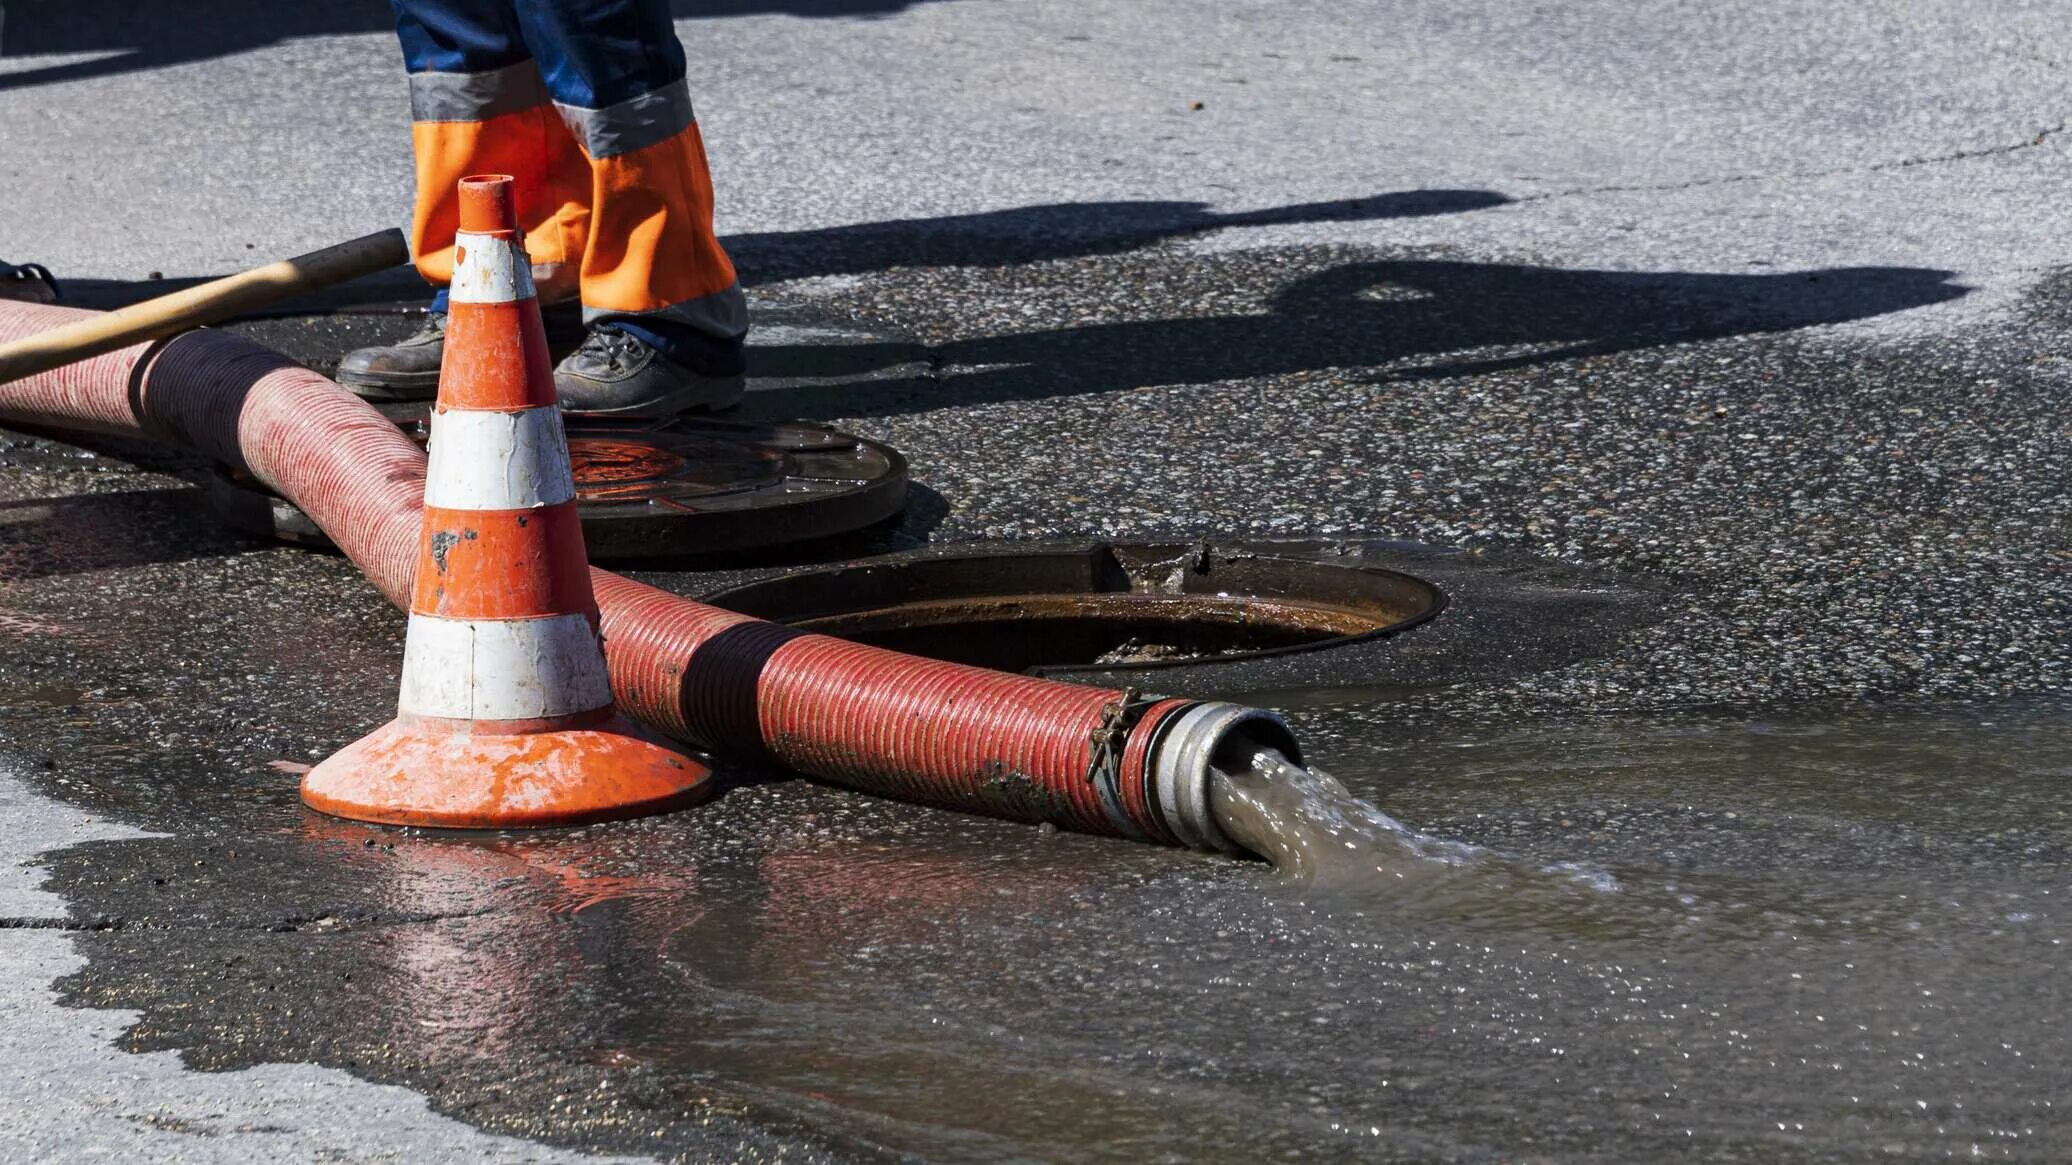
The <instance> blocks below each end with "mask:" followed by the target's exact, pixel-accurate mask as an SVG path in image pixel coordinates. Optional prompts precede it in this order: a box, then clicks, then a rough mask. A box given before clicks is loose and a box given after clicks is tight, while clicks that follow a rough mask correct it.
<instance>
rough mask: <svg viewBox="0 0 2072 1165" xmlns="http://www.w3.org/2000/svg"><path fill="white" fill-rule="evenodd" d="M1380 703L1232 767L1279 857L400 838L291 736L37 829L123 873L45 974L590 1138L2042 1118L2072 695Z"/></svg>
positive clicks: (1133, 1139)
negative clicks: (296, 748) (178, 825)
mask: <svg viewBox="0 0 2072 1165" xmlns="http://www.w3.org/2000/svg"><path fill="white" fill-rule="evenodd" d="M1379 715H1381V713H1378V712H1375V711H1372V710H1369V711H1366V712H1359V713H1335V714H1330V715H1322V714H1320V715H1319V718H1313V719H1312V720H1311V722H1310V723H1307V724H1305V736H1306V737H1307V739H1308V742H1309V744H1310V747H1311V748H1312V750H1313V752H1314V753H1315V754H1316V755H1319V756H1321V757H1323V758H1325V759H1326V760H1327V762H1328V763H1329V764H1330V767H1331V769H1332V771H1333V772H1335V773H1336V774H1338V777H1339V779H1340V780H1341V781H1342V782H1343V786H1344V791H1341V790H1340V789H1338V788H1334V787H1333V782H1331V781H1329V779H1328V778H1323V777H1314V778H1311V783H1310V785H1309V786H1307V787H1306V788H1302V787H1297V786H1288V785H1282V784H1279V783H1278V782H1276V781H1272V780H1244V781H1236V782H1233V783H1232V784H1231V786H1230V787H1229V788H1228V789H1226V790H1224V792H1223V794H1222V795H1223V796H1224V798H1225V800H1226V802H1228V803H1229V804H1230V805H1232V806H1242V807H1243V810H1244V812H1248V813H1251V814H1252V815H1253V816H1252V818H1251V819H1250V824H1249V825H1247V826H1239V828H1241V829H1249V830H1260V831H1265V832H1264V833H1259V834H1256V835H1255V834H1251V833H1248V839H1250V840H1253V841H1254V842H1255V843H1256V844H1261V845H1262V847H1268V848H1270V845H1269V843H1270V839H1271V838H1273V837H1276V836H1278V837H1281V838H1282V839H1283V843H1284V844H1292V843H1286V841H1285V839H1286V838H1287V837H1288V836H1291V835H1292V836H1299V837H1300V838H1302V841H1301V845H1302V847H1304V848H1303V849H1302V851H1301V852H1300V853H1299V854H1295V853H1289V854H1283V855H1281V857H1282V865H1283V867H1284V868H1285V869H1286V870H1288V871H1289V873H1288V875H1287V876H1286V877H1283V878H1277V877H1276V875H1275V872H1274V871H1273V870H1270V869H1269V868H1267V867H1266V866H1265V865H1263V864H1261V863H1257V862H1233V861H1228V860H1223V859H1218V858H1212V857H1207V856H1203V855H1190V854H1184V853H1179V852H1177V851H1171V850H1161V849H1156V848H1153V847H1148V846H1131V845H1126V844H1121V843H1116V842H1109V841H1103V840H1099V839H1092V838H1078V837H1071V836H1064V835H1045V834H1041V833H1037V832H1035V831H1031V830H1027V829H1022V828H1019V827H1014V826H1008V825H1003V824H1000V823H994V822H986V821H979V820H975V819H972V818H968V817H962V816H958V815H954V814H930V813H926V812H923V811H920V810H916V809H914V808H913V807H910V806H897V805H888V804H884V803H881V802H874V801H871V800H869V799H866V798H857V797H849V796H847V795H844V794H839V793H834V792H830V791H827V790H821V789H815V788H812V787H809V786H805V785H800V784H791V785H775V786H763V787H756V788H750V789H743V790H736V791H735V792H733V793H730V794H728V795H727V796H726V797H723V798H720V799H719V800H718V801H716V802H714V803H712V804H711V805H709V806H707V807H706V808H705V809H701V810H700V811H698V812H696V813H687V814H679V815H676V816H673V817H669V818H662V819H655V820H651V821H647V822H638V823H622V824H620V825H614V826H608V827H600V828H597V829H591V830H580V831H573V832H566V833H554V834H541V835H535V836H528V837H523V838H509V837H506V838H475V839H467V838H428V837H420V836H414V835H411V834H407V833H397V832H394V831H383V832H375V831H368V830H362V829H359V828H358V827H350V826H335V825H332V824H329V823H322V822H315V819H305V818H303V817H301V816H299V815H298V814H297V812H296V811H295V810H294V807H293V806H292V796H291V795H290V793H289V792H288V791H287V790H289V789H290V787H291V784H292V781H291V779H290V778H287V777H282V778H281V780H282V781H283V782H284V783H283V786H282V787H283V790H284V791H283V793H282V796H281V798H280V800H281V804H280V806H278V807H277V808H276V809H267V810H265V813H266V814H267V815H268V816H267V817H266V820H267V821H269V822H272V823H273V824H274V825H275V826H279V828H276V829H275V830H274V832H273V833H272V834H270V835H268V836H266V837H264V838H260V839H253V840H241V841H237V842H236V843H235V845H234V846H233V845H232V844H231V842H230V840H229V838H230V837H231V836H232V835H233V834H235V835H238V836H243V837H245V838H248V839H250V838H252V831H251V826H250V824H249V823H246V824H243V825H234V826H232V827H227V828H225V829H219V830H218V831H217V832H215V834H214V835H213V837H212V838H210V839H206V840H199V841H198V840H195V839H192V838H189V839H163V840H157V841H150V842H124V843H119V845H109V846H102V847H99V848H98V849H97V850H96V851H95V852H93V853H91V854H82V855H81V856H78V857H69V856H65V855H60V856H59V857H58V858H57V859H56V860H54V862H53V868H54V870H55V873H56V877H54V879H53V887H54V888H56V889H59V890H61V891H62V892H63V893H64V894H65V896H66V898H67V899H68V901H71V902H72V903H73V904H74V909H75V910H78V911H84V912H105V913H108V914H110V915H116V914H125V913H127V914H132V915H135V914H137V913H138V912H144V913H145V914H146V915H148V917H146V918H145V920H144V921H145V922H146V923H148V924H149V925H138V926H135V927H126V928H124V929H121V930H115V931H109V932H95V933H91V934H87V935H82V936H81V937H80V938H79V940H78V941H79V942H80V945H81V949H82V951H84V952H86V953H88V954H89V956H90V957H91V959H92V963H91V964H90V966H89V968H88V970H87V971H85V972H82V973H81V974H80V975H79V976H76V977H75V982H74V984H73V990H74V991H75V992H76V995H77V998H78V999H80V1000H82V1001H87V1002H92V1003H95V1004H96V1005H101V1006H122V1007H134V1008H138V1009H139V1010H140V1011H141V1012H142V1013H143V1016H144V1018H143V1020H142V1021H141V1023H140V1025H139V1028H138V1029H137V1033H136V1034H133V1037H132V1038H133V1042H134V1043H135V1044H136V1045H137V1046H147V1047H177V1048H181V1049H182V1050H183V1051H185V1052H187V1054H188V1055H189V1058H190V1060H191V1062H193V1063H196V1064H198V1065H201V1066H210V1067H224V1066H235V1065H237V1064H241V1063H247V1062H260V1061H265V1060H269V1059H287V1060H293V1059H311V1058H314V1059H318V1060H320V1061H322V1062H327V1063H330V1062H336V1063H350V1064H351V1065H353V1066H354V1068H355V1070H356V1071H359V1072H362V1073H364V1074H368V1075H371V1076H373V1077H375V1078H378V1079H393V1080H398V1081H401V1082H406V1083H410V1084H411V1085H412V1086H414V1087H418V1088H421V1089H424V1090H425V1091H427V1092H429V1093H430V1094H431V1095H432V1096H433V1098H434V1101H435V1103H437V1104H438V1105H440V1106H441V1107H445V1108H449V1109H451V1110H454V1111H465V1112H467V1113H468V1114H469V1117H470V1119H472V1120H477V1121H480V1122H483V1123H484V1124H486V1125H488V1126H490V1127H492V1128H498V1129H510V1130H517V1131H524V1130H527V1129H531V1130H533V1131H535V1132H538V1131H543V1130H544V1131H551V1130H559V1132H558V1134H557V1135H560V1136H562V1137H563V1138H564V1139H569V1140H571V1141H573V1142H576V1143H594V1144H604V1145H609V1146H612V1147H622V1148H631V1147H634V1146H636V1145H639V1144H647V1145H650V1146H665V1147H666V1146H669V1145H671V1144H673V1143H674V1142H672V1141H671V1140H670V1139H669V1138H670V1136H673V1135H675V1134H674V1133H671V1132H670V1130H680V1129H684V1128H692V1127H696V1126H697V1125H698V1124H699V1122H700V1121H703V1120H705V1119H707V1118H708V1117H711V1116H712V1115H713V1114H728V1115H729V1118H730V1119H736V1120H743V1121H750V1122H752V1123H755V1124H756V1125H758V1126H759V1127H765V1128H770V1129H774V1130H783V1131H786V1135H789V1132H790V1131H797V1132H801V1133H805V1134H810V1135H811V1136H814V1137H817V1138H825V1139H826V1140H827V1142H828V1143H832V1144H836V1145H841V1146H849V1147H852V1148H854V1149H855V1150H856V1151H857V1152H868V1151H869V1150H870V1149H871V1148H873V1147H876V1148H883V1149H888V1150H890V1151H892V1152H894V1153H896V1154H910V1155H913V1156H916V1157H920V1158H924V1159H936V1160H980V1161H984V1160H993V1161H1025V1160H1086V1161H1129V1162H1140V1161H1161V1160H1188V1161H1208V1162H1255V1161H1260V1160H1273V1159H1360V1160H1381V1161H1394V1160H1400V1161H1432V1160H1463V1161H1497V1160H1590V1161H1611V1162H1636V1163H1638V1162H1648V1163H1652V1162H1656V1161H1663V1160H1670V1159H1705V1160H1742V1161H1763V1162H1772V1161H1807V1162H1811V1161H1822V1162H1825V1161H1836V1160H1845V1161H1846V1160H1859V1159H1860V1160H1867V1161H1868V1160H1879V1161H1885V1160H1923V1159H1929V1158H1936V1159H1941V1158H1944V1157H1946V1156H1957V1157H1966V1158H1969V1157H1973V1156H1977V1157H1980V1158H1983V1159H1995V1160H2028V1161H2051V1160H2057V1159H2061V1153H2062V1147H2063V1146H2064V1145H2065V1144H2067V1143H2072V1118H2068V1117H2067V1114H2066V1112H2065V1107H2066V1106H2065V1103H2064V1098H2065V1092H2066V1082H2067V1081H2068V1080H2072V1031H2068V1030H2067V1029H2066V1022H2067V1021H2066V1020H2065V1018H2064V1017H2065V1016H2067V1015H2068V1014H2072V976H2067V975H2066V974H2065V973H2064V968H2065V966H2066V957H2067V952H2066V949H2065V945H2066V943H2067V941H2068V940H2072V912H2068V911H2066V910H2065V909H2064V908H2063V900H2064V896H2065V895H2066V894H2067V893H2072V819H2068V817H2067V809H2066V806H2068V805H2072V798H2068V797H2067V796H2066V794H2067V792H2068V791H2072V788H2068V787H2072V717H2067V716H2066V715H2065V712H2064V709H2063V708H2061V707H2027V708H2024V707H2020V706H2002V707H2000V708H1996V709H1993V710H1990V711H1987V712H1983V713H1981V712H1976V711H1959V712H1932V713H1885V714H1879V715H1873V716H1859V717H1853V718H1830V719H1826V720H1810V719H1809V720H1802V721H1790V722H1775V721H1761V722H1751V721H1747V720H1739V719H1732V718H1719V717H1713V718H1705V717H1696V716H1680V717H1662V718H1654V717H1624V718H1617V719H1587V720H1563V721H1544V722H1539V723H1514V724H1499V725H1482V726H1473V725H1470V726H1453V727H1449V728H1446V729H1443V730H1441V729H1434V728H1425V729H1419V730H1417V731H1418V732H1420V733H1421V735H1417V736H1410V735H1406V734H1405V732H1406V731H1407V730H1397V731H1394V732H1389V731H1383V730H1381V729H1379V728H1377V725H1376V720H1375V718H1376V717H1377V716H1379ZM1282 779H1283V780H1285V779H1287V778H1285V777H1284V778H1282ZM1362 800H1364V801H1365V802H1369V803H1371V804H1369V805H1364V806H1363V805H1362V804H1360V801H1362ZM248 804H249V802H228V801H226V802H225V805H226V812H229V811H230V810H231V809H236V810H237V811H240V812H243V811H246V809H245V806H247V805H248ZM1374 805H1380V806H1386V807H1387V810H1388V812H1387V813H1384V812H1383V811H1382V810H1380V809H1376V808H1373V807H1372V806H1374ZM1392 815H1393V816H1392ZM1397 817H1400V819H1401V821H1409V822H1416V823H1417V824H1418V825H1419V826H1420V827H1421V828H1422V830H1423V832H1422V833H1420V832H1419V831H1417V830H1413V829H1411V828H1408V827H1406V826H1405V825H1403V824H1401V823H1400V822H1399V821H1398V820H1397V819H1396V818H1397ZM1227 819H1231V820H1241V819H1242V818H1241V815H1240V814H1239V811H1238V809H1236V808H1232V809H1231V810H1230V813H1229V817H1228V818H1227ZM225 820H226V821H227V820H230V819H229V818H227V817H226V819H225ZM295 822H301V823H302V824H300V825H296V824H292V823H295ZM1446 839H1452V840H1446ZM370 842H371V843H372V844H370ZM1348 842H1351V843H1353V845H1352V848H1350V849H1348V848H1346V844H1347V843H1348ZM226 851H234V852H226ZM73 852H75V851H67V853H68V854H70V853H73ZM1562 863H1570V864H1568V865H1563V864H1562ZM161 880H162V882H161ZM284 916H292V917H293V918H294V919H295V920H296V921H295V922H294V923H293V925H292V926H289V927H287V928H286V929H279V923H278V922H277V921H272V920H278V919H280V918H282V917H284ZM542 1114H548V1115H547V1116H543V1115H542Z"/></svg>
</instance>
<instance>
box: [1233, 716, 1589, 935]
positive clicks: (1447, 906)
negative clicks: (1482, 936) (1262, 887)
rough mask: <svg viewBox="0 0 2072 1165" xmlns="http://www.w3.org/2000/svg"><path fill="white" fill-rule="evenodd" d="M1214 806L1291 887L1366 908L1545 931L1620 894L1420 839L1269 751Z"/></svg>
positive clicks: (1568, 866)
mask: <svg viewBox="0 0 2072 1165" xmlns="http://www.w3.org/2000/svg"><path fill="white" fill-rule="evenodd" d="M1209 798H1210V806H1211V808H1212V810H1213V812H1214V813H1215V815H1216V820H1217V822H1218V823H1219V824H1220V825H1222V827H1223V830H1224V832H1225V833H1227V834H1229V835H1230V837H1231V839H1232V840H1233V841H1236V842H1237V843H1238V844H1239V845H1242V846H1244V847H1245V848H1246V849H1249V850H1251V851H1252V852H1253V853H1256V854H1259V855H1260V856H1261V857H1264V858H1266V859H1267V860H1268V861H1270V862H1272V863H1273V865H1274V868H1275V869H1276V870H1278V871H1279V872H1280V874H1281V876H1282V877H1283V879H1285V880H1286V881H1287V882H1288V883H1290V884H1291V885H1294V886H1297V887H1300V888H1304V889H1314V890H1319V891H1324V892H1329V893H1336V894H1345V895H1352V896H1356V897H1361V898H1368V897H1373V896H1384V897H1388V898H1392V899H1401V900H1405V901H1413V900H1414V901H1416V902H1418V903H1420V904H1422V905H1426V906H1436V907H1439V908H1441V909H1444V910H1445V911H1446V912H1447V913H1449V914H1452V915H1453V916H1455V917H1462V916H1470V917H1483V918H1503V919H1507V920H1513V921H1515V920H1519V919H1533V920H1537V921H1542V922H1544V921H1546V920H1547V918H1548V917H1549V915H1550V914H1561V913H1565V912H1564V911H1562V910H1561V909H1560V907H1561V906H1562V905H1563V904H1564V901H1565V902H1566V904H1567V905H1570V906H1577V905H1587V904H1588V903H1589V902H1591V901H1592V900H1602V899H1603V898H1604V897H1605V896H1606V895H1610V894H1614V893H1617V892H1618V891H1619V890H1620V889H1621V886H1620V884H1619V882H1618V880H1617V879H1615V878H1613V877H1612V876H1611V875H1610V874H1609V873H1606V872H1605V871H1603V870H1598V869H1593V868H1590V867H1587V866H1582V865H1579V864H1577V863H1574V862H1551V863H1547V862H1540V863H1535V862H1530V861H1526V860H1523V859H1520V858H1516V857H1512V856H1510V855H1507V854H1502V853H1498V852H1497V851H1495V850H1491V849H1488V848H1485V847H1483V846H1479V845H1473V844H1470V843H1468V842H1464V841H1454V840H1450V839H1447V838H1442V837H1434V836H1432V835H1431V834H1428V833H1423V832H1420V831H1419V830H1416V829H1413V828H1411V827H1410V826H1408V825H1405V824H1403V823H1402V822H1400V821H1398V820H1396V819H1395V818H1393V817H1391V816H1389V815H1388V814H1387V813H1384V812H1382V811H1381V809H1379V808H1377V807H1376V806H1374V805H1372V804H1370V803H1368V802H1366V801H1363V800H1361V799H1359V798H1358V797H1355V796H1353V795H1352V794H1351V793H1350V792H1348V791H1347V790H1346V788H1345V786H1344V785H1342V784H1340V783H1339V782H1338V780H1337V778H1335V777H1333V776H1331V775H1330V774H1329V773H1326V772H1323V771H1321V770H1319V769H1313V768H1309V767H1306V766H1304V765H1300V764H1296V763H1295V762H1293V761H1291V760H1289V759H1288V758H1287V757H1285V756H1282V755H1281V754H1280V753H1278V752H1276V751H1274V750H1272V749H1261V750H1260V751H1259V752H1258V753H1257V754H1255V755H1254V756H1253V758H1252V762H1251V766H1250V767H1249V768H1248V769H1245V770H1241V771H1221V772H1218V773H1217V774H1216V775H1215V778H1214V779H1213V780H1211V782H1210V784H1209Z"/></svg>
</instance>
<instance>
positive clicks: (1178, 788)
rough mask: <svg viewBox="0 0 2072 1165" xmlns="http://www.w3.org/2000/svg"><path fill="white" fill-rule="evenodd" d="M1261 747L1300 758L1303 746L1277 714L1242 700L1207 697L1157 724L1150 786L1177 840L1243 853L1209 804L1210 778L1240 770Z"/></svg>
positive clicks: (1167, 825)
mask: <svg viewBox="0 0 2072 1165" xmlns="http://www.w3.org/2000/svg"><path fill="white" fill-rule="evenodd" d="M1265 749H1272V750H1274V751H1276V752H1279V753H1280V754H1281V755H1282V756H1285V757H1287V758H1288V759H1289V760H1292V761H1295V762H1297V763H1300V762H1301V760H1302V746H1301V745H1299V744H1297V743H1296V741H1295V734H1294V733H1293V732H1291V731H1289V730H1288V725H1287V722H1286V721H1284V720H1282V719H1281V718H1280V716H1279V715H1277V714H1276V713H1273V712H1268V711H1265V710H1264V709H1260V708H1247V707H1245V706H1244V705H1242V704H1227V703H1222V702H1216V701H1210V702H1205V703H1200V704H1195V705H1194V706H1192V707H1190V708H1187V709H1185V710H1183V711H1181V712H1180V713H1179V714H1177V715H1175V716H1173V717H1171V718H1170V719H1168V720H1167V721H1166V722H1165V723H1164V724H1163V725H1161V726H1160V728H1159V735H1158V739H1157V740H1155V741H1154V742H1153V743H1152V746H1151V757H1150V762H1151V763H1150V769H1151V782H1152V789H1153V791H1154V793H1155V795H1156V802H1157V805H1158V811H1159V815H1160V817H1161V818H1163V819H1164V821H1165V824H1166V827H1167V828H1168V829H1170V830H1171V831H1172V832H1173V836H1174V837H1175V838H1177V839H1178V840H1179V842H1180V844H1182V845H1185V846H1189V847H1192V848H1194V849H1202V850H1214V851H1220V852H1222V853H1230V854H1242V853H1248V852H1250V851H1248V850H1246V849H1245V847H1243V846H1241V845H1239V844H1237V843H1236V842H1234V841H1232V840H1230V838H1229V836H1228V835H1226V834H1225V833H1224V832H1223V829H1222V827H1221V826H1219V825H1217V824H1216V817H1215V814H1214V813H1212V812H1211V811H1210V807H1209V781H1210V778H1211V776H1213V774H1215V773H1216V772H1219V771H1220V772H1244V771H1246V770H1247V769H1249V768H1251V765H1252V758H1253V757H1254V756H1256V755H1257V754H1258V753H1259V752H1261V751H1262V750H1265Z"/></svg>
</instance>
